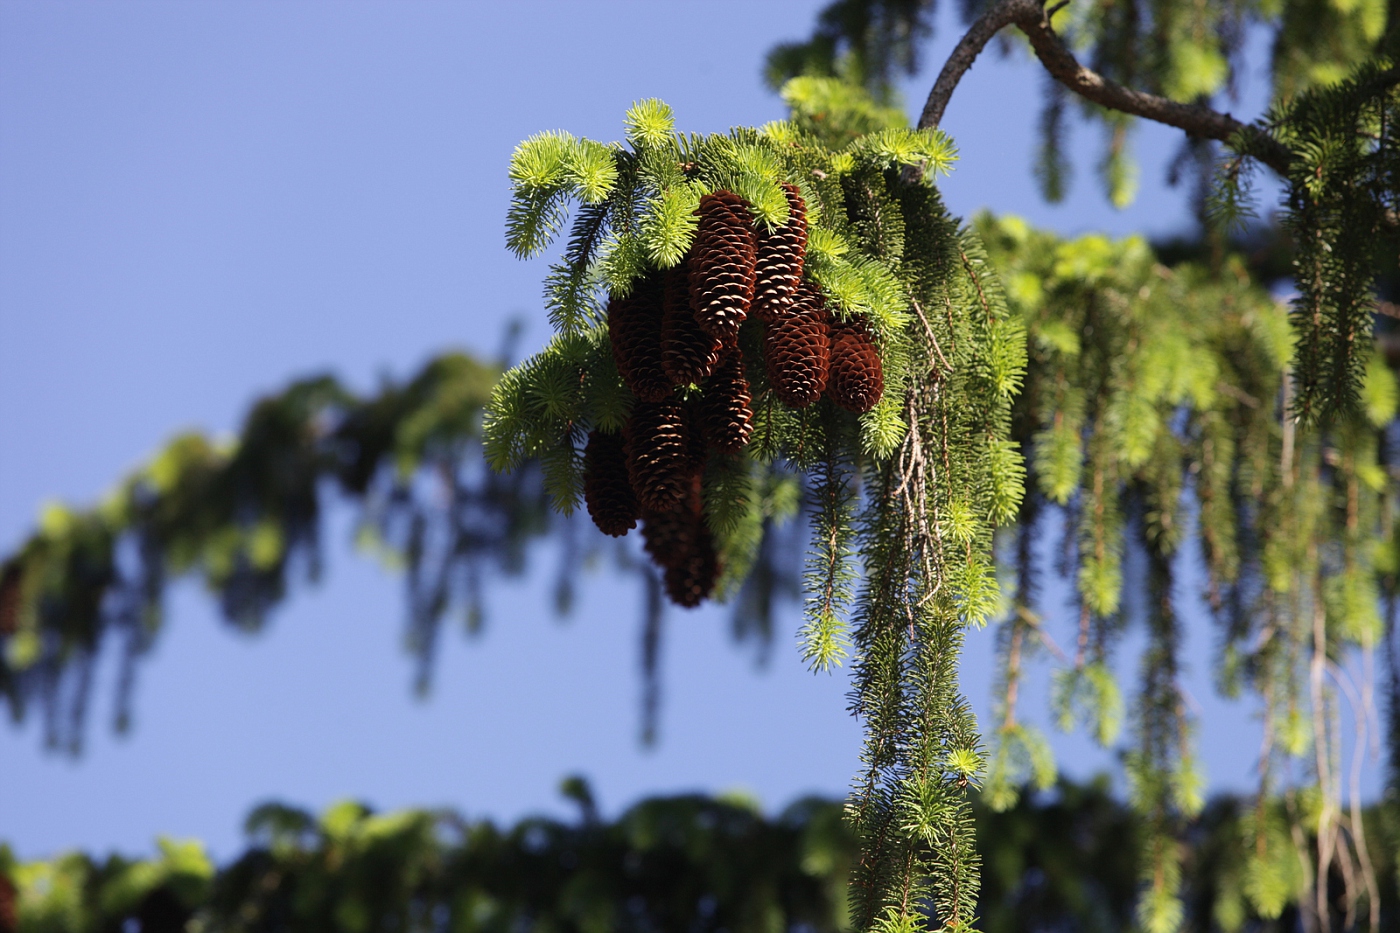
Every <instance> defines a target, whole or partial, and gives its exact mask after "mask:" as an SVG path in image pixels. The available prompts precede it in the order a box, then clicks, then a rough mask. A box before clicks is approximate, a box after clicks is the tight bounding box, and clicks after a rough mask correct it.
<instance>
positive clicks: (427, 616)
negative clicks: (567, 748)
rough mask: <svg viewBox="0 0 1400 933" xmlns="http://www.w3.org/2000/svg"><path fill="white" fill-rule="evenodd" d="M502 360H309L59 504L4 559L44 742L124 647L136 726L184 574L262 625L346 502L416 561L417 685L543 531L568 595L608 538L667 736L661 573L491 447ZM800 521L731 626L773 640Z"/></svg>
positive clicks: (5, 601) (9, 693) (6, 615)
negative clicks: (362, 383)
mask: <svg viewBox="0 0 1400 933" xmlns="http://www.w3.org/2000/svg"><path fill="white" fill-rule="evenodd" d="M499 375H500V367H499V366H498V365H496V364H491V363H485V362H481V361H479V360H477V359H475V358H473V357H471V356H469V355H466V354H461V353H445V354H443V355H441V356H439V357H436V358H434V359H432V360H430V361H429V362H428V363H427V364H425V365H424V366H423V368H422V370H421V371H420V372H419V373H418V374H417V375H415V376H414V377H413V378H411V379H409V380H407V381H406V382H402V383H398V382H387V381H386V382H385V384H384V385H382V386H381V387H380V389H379V391H378V392H376V393H374V394H372V395H365V396H360V395H357V394H356V393H354V392H352V391H350V390H349V389H347V388H345V387H344V386H342V385H341V384H339V383H338V382H336V381H335V380H334V379H332V378H330V377H315V378H311V379H306V380H300V381H298V382H295V383H293V384H292V385H290V386H289V387H287V388H286V389H284V390H282V391H280V392H278V393H275V394H272V395H268V396H265V397H263V398H261V399H259V400H258V401H256V402H255V403H254V404H253V405H252V407H251V409H250V411H249V414H248V415H247V417H246V418H245V420H244V423H243V425H242V427H241V429H240V431H239V433H238V435H237V436H236V438H234V439H231V440H214V439H211V438H209V437H207V436H205V435H202V434H198V433H193V432H191V433H186V434H182V435H180V436H178V437H176V438H175V439H173V440H172V441H171V442H170V443H168V444H167V445H166V446H165V447H164V448H163V449H162V450H161V451H160V452H159V453H157V454H156V456H154V457H153V458H152V459H151V460H150V461H149V462H148V463H146V464H144V465H143V466H141V467H139V468H138V469H136V470H135V471H133V472H132V473H131V474H130V475H129V476H127V477H126V478H125V479H123V480H122V481H121V482H120V483H119V484H118V485H117V487H116V489H115V490H114V491H113V492H112V493H110V494H109V495H108V496H107V497H106V498H105V499H104V500H103V501H102V502H100V503H99V504H98V505H97V506H95V507H91V508H87V509H76V508H71V507H68V506H64V505H60V504H51V505H47V506H45V507H44V508H43V509H42V511H41V515H40V516H39V521H38V527H37V529H36V530H35V531H34V532H33V533H32V534H31V535H30V536H29V537H28V538H27V539H26V540H25V541H23V542H22V543H21V544H20V545H19V546H18V547H17V548H16V549H15V550H14V552H12V553H11V554H9V555H8V556H6V557H5V558H4V559H3V560H0V649H3V650H0V692H3V695H4V698H5V701H6V703H7V704H8V706H9V710H10V714H11V718H12V719H13V720H14V721H16V722H19V721H23V720H24V719H25V718H26V717H27V716H29V715H31V713H38V714H39V715H40V716H41V717H42V719H43V722H44V734H45V740H46V744H48V745H49V746H50V747H53V748H59V749H63V750H65V751H66V752H69V753H77V752H78V751H79V750H80V748H81V745H82V741H83V736H84V731H85V729H84V727H85V722H86V718H87V714H88V710H89V706H90V701H91V699H92V689H93V684H94V671H95V666H96V665H97V663H98V662H99V660H100V658H101V657H102V655H103V653H104V652H108V653H115V654H117V655H118V656H119V665H118V667H119V671H118V678H117V682H116V697H115V700H116V702H115V706H116V710H115V717H116V718H115V722H114V725H115V727H116V728H117V729H118V730H125V729H126V728H128V726H129V724H130V722H131V717H132V715H133V710H132V706H131V699H132V689H133V687H134V685H135V680H136V677H137V673H138V670H139V666H140V663H141V661H142V660H143V659H144V658H146V657H147V656H148V655H149V653H150V651H151V650H152V648H153V647H154V646H155V644H156V642H157V641H158V639H159V637H160V635H161V633H162V632H163V631H164V629H165V626H166V620H165V614H164V608H163V606H164V597H165V592H166V590H167V589H168V587H169V586H170V585H171V584H172V583H174V582H176V581H178V580H181V579H186V578H192V579H197V580H199V581H200V582H201V583H202V584H203V585H204V587H205V589H207V590H208V591H209V592H210V594H211V595H212V596H213V597H214V598H215V599H216V601H217V602H218V604H219V607H220V609H221V611H222V615H223V617H224V619H225V621H227V622H228V623H229V624H230V625H231V626H232V627H233V628H235V629H236V630H237V631H238V632H240V633H243V634H250V635H251V634H256V633H258V632H261V631H262V630H263V629H264V628H265V626H266V625H267V623H268V620H269V618H270V616H271V614H272V612H273V611H274V610H275V609H276V607H277V606H278V605H279V604H280V603H281V602H282V601H283V600H284V599H285V598H286V597H287V596H288V595H289V591H290V588H291V587H292V586H293V585H294V584H295V583H296V582H298V581H299V580H307V581H314V580H315V579H317V578H318V576H319V574H320V572H321V568H322V557H321V526H322V523H323V521H324V520H325V517H326V512H327V506H328V505H329V506H335V505H338V504H348V505H350V506H352V507H353V508H354V510H355V512H356V522H355V544H356V547H357V549H358V550H360V551H361V552H362V553H364V554H365V555H366V556H367V557H369V558H371V559H373V560H375V561H377V562H378V563H380V564H381V565H382V566H384V567H385V569H387V570H390V571H392V572H395V573H399V574H401V575H402V577H403V580H404V584H405V601H406V604H407V605H406V608H407V620H406V631H405V635H404V646H405V649H406V651H407V652H408V654H409V656H410V657H411V659H412V660H413V662H414V666H415V673H414V684H415V688H416V689H417V690H419V691H425V690H427V689H428V688H429V686H430V682H431V675H432V662H433V658H434V655H435V651H436V648H437V645H438V643H439V641H440V639H441V634H442V629H443V625H444V624H445V623H447V622H449V621H456V622H458V623H460V625H461V626H462V627H463V629H464V630H465V631H466V632H467V633H469V634H473V633H476V632H478V631H479V630H480V629H481V627H482V625H483V622H484V620H485V617H486V606H487V603H488V599H487V591H488V588H489V584H490V582H491V580H492V578H493V577H496V576H500V575H504V576H516V575H519V574H521V573H523V572H525V571H526V570H527V568H528V565H529V561H528V559H527V558H528V557H529V555H530V553H531V550H532V545H534V544H537V543H540V542H544V541H555V542H558V543H560V544H562V549H561V551H562V553H561V555H560V557H559V559H558V561H557V567H558V571H557V578H556V581H555V585H554V593H553V602H554V608H555V610H556V611H558V612H560V613H568V612H569V611H570V609H571V607H572V604H573V601H574V592H575V590H576V587H577V585H578V577H579V574H580V572H581V571H582V570H583V569H584V568H585V567H588V566H592V565H594V564H597V563H599V558H610V559H609V560H608V564H609V566H612V567H613V568H614V569H615V570H617V571H618V572H621V573H624V574H627V575H631V576H634V577H637V578H638V583H639V585H640V589H641V591H642V592H641V594H640V596H639V606H640V611H639V616H640V619H639V621H640V628H641V631H642V633H643V638H642V640H643V642H644V648H643V652H642V660H643V664H642V676H643V684H642V697H643V702H642V704H641V710H640V712H641V724H640V727H641V733H642V735H643V737H644V738H646V739H647V740H648V741H650V740H651V739H653V738H654V737H655V736H656V734H657V728H658V720H657V717H658V713H659V708H658V706H657V702H656V698H657V696H658V689H659V684H658V682H657V678H658V676H659V673H658V671H659V655H658V654H657V652H656V650H655V649H656V646H657V639H658V638H659V637H660V633H661V628H662V626H663V624H664V618H663V613H662V606H661V605H660V603H658V602H657V601H656V600H654V599H652V598H650V595H649V590H650V587H651V586H652V584H653V582H654V581H652V580H651V579H650V577H649V575H648V574H647V572H646V569H645V568H644V567H642V566H640V565H638V564H637V563H636V562H635V561H634V560H632V559H631V557H630V555H629V554H628V553H626V552H617V551H609V550H607V549H606V548H605V546H604V543H603V542H602V541H601V540H599V539H597V538H596V537H593V536H591V535H590V533H589V532H587V531H586V530H584V529H581V528H574V527H573V526H574V524H575V523H574V522H572V521H570V520H567V519H561V518H560V517H559V516H557V515H554V514H552V513H551V510H550V508H549V506H548V496H547V494H546V492H545V487H544V483H543V479H542V475H541V470H540V468H539V465H538V464H537V463H533V462H532V463H531V464H530V465H529V466H528V467H527V468H525V469H524V470H521V471H519V472H518V473H516V474H513V475H511V476H509V477H504V476H500V475H498V474H496V473H494V472H493V471H491V470H489V469H488V468H487V467H486V465H485V463H484V462H483V459H482V455H481V450H482V447H481V422H482V413H483V410H484V408H485V405H486V403H487V402H488V401H489V399H490V394H491V391H492V389H493V387H494V386H495V384H496V381H497V379H498V378H499ZM790 485H791V484H789V485H788V486H785V487H783V488H782V489H780V490H778V492H777V498H776V499H774V498H772V497H770V499H769V501H770V502H776V503H777V505H776V509H777V511H778V513H779V514H780V515H785V514H790V513H791V511H792V510H793V508H794V507H795V503H794V502H792V501H791V499H790V498H789V499H784V498H783V497H784V496H785V495H788V496H790V494H791V493H792V492H794V490H792V489H791V488H789V487H790ZM795 530H796V529H795V528H791V529H789V530H788V531H787V532H786V534H787V535H788V536H790V535H791V533H792V532H793V531H795ZM785 541H786V538H785V537H783V538H774V539H773V540H767V539H765V540H764V541H762V542H755V545H754V546H755V548H756V554H755V558H754V561H755V564H756V566H757V568H758V569H757V571H756V572H755V573H753V574H751V575H750V579H749V581H748V584H747V586H746V587H744V589H743V591H742V593H739V594H738V596H737V598H736V599H735V600H734V606H733V613H732V633H733V636H734V638H735V640H736V642H740V643H746V644H750V645H752V646H753V647H754V649H755V650H756V651H757V652H758V653H759V656H760V657H762V656H763V655H764V653H766V652H767V650H768V649H769V645H770V642H771V638H772V631H773V614H774V611H775V607H776V606H777V605H778V604H779V603H781V602H782V601H784V600H791V599H793V598H795V582H794V581H795V573H796V570H795V563H794V561H793V559H792V558H791V557H790V556H789V552H790V551H791V548H790V547H789V546H788V545H787V544H785V543H784V542H785ZM648 644H649V645H651V647H650V648H647V647H646V645H648Z"/></svg>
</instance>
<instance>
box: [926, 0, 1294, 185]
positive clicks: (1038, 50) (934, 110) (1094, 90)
mask: <svg viewBox="0 0 1400 933" xmlns="http://www.w3.org/2000/svg"><path fill="white" fill-rule="evenodd" d="M1011 25H1014V26H1016V27H1017V28H1018V29H1020V30H1021V31H1022V32H1023V33H1025V34H1026V38H1028V39H1030V40H1031V47H1032V48H1033V49H1035V55H1036V57H1037V58H1039V59H1040V63H1041V64H1042V65H1044V66H1045V70H1046V71H1048V72H1050V75H1051V76H1052V77H1053V78H1054V79H1055V80H1056V81H1059V82H1060V83H1061V84H1063V85H1064V86H1065V87H1067V88H1069V89H1070V90H1071V91H1074V92H1075V93H1076V94H1078V95H1079V96H1080V97H1083V98H1084V99H1085V100H1088V101H1091V102H1093V103H1095V104H1098V105H1099V106H1101V107H1107V108H1108V109H1110V110H1117V111H1120V112H1122V113H1128V114H1132V115H1133V116H1136V117H1143V118H1145V119H1148V120H1154V121H1156V122H1158V123H1165V124H1167V125H1168V126H1174V127H1177V128H1178V129H1181V130H1185V131H1186V132H1187V133H1189V134H1190V135H1192V136H1198V137H1201V138H1204V139H1218V140H1220V141H1222V142H1225V141H1228V140H1229V139H1230V138H1231V137H1232V136H1234V135H1235V134H1236V133H1243V134H1244V135H1245V136H1246V137H1247V138H1248V139H1249V141H1250V143H1251V146H1250V148H1251V150H1252V151H1251V153H1250V154H1251V155H1254V156H1256V157H1257V158H1258V159H1259V161H1261V162H1263V163H1264V164H1265V165H1268V166H1269V167H1270V168H1272V169H1273V170H1274V171H1276V172H1278V173H1279V174H1280V175H1286V174H1287V172H1288V163H1289V160H1290V158H1291V155H1290V153H1289V151H1288V149H1287V147H1285V146H1284V145H1283V144H1282V143H1280V142H1278V141H1277V140H1275V139H1274V138H1273V137H1271V136H1269V135H1268V134H1266V133H1264V132H1263V131H1262V130H1260V129H1259V128H1258V127H1254V126H1250V125H1248V124H1245V123H1241V122H1240V121H1239V120H1236V119H1235V118H1234V117H1232V116H1230V115H1229V114H1228V113H1218V112H1216V111H1214V110H1211V109H1210V108H1209V107H1202V106H1199V105H1197V104H1183V103H1179V102H1177V101H1174V100H1169V99H1167V98H1165V97H1159V96H1157V95H1156V94H1145V93H1143V92H1142V91H1134V90H1131V89H1129V88H1125V87H1123V86H1122V85H1121V84H1117V83H1115V82H1113V81H1110V80H1108V79H1107V78H1105V77H1104V76H1103V75H1101V74H1098V73H1097V72H1094V71H1091V70H1090V69H1088V68H1085V67H1084V66H1083V65H1081V64H1079V62H1078V61H1076V60H1075V57H1074V53H1072V52H1071V51H1070V50H1069V48H1068V47H1066V46H1065V44H1064V42H1063V41H1061V39H1060V37H1059V36H1057V35H1055V30H1054V29H1053V28H1052V27H1051V25H1050V17H1049V15H1048V14H1047V13H1046V10H1045V8H1044V6H1043V5H1042V3H1041V2H1040V0H1001V2H999V3H997V4H996V5H994V6H993V7H992V8H991V9H989V10H988V11H987V12H986V13H984V14H983V15H982V16H981V18H979V19H978V20H977V22H975V23H973V24H972V27H971V28H970V29H968V31H967V33H966V35H964V36H963V37H962V39H961V40H960V41H959V42H958V45H957V48H955V49H953V54H951V55H949V56H948V61H947V63H946V64H944V66H943V70H942V71H941V72H939V75H938V80H937V81H935V82H934V84H933V90H932V91H930V92H929V95H928V102H927V103H925V104H924V112H923V115H922V116H920V118H919V126H920V128H927V127H935V126H937V125H938V124H939V123H940V122H941V121H942V119H943V111H944V110H945V109H947V107H948V101H949V99H950V98H951V97H952V96H953V90H954V89H955V88H956V87H957V86H958V81H960V80H961V79H962V76H963V75H964V74H966V73H967V70H968V69H969V68H971V67H972V63H973V62H974V61H976V60H977V56H978V55H979V54H980V53H981V51H982V49H983V48H985V47H986V45H987V43H988V42H990V41H991V40H992V37H993V36H995V35H996V34H997V33H998V32H1000V31H1001V30H1002V29H1003V28H1005V27H1007V26H1011Z"/></svg>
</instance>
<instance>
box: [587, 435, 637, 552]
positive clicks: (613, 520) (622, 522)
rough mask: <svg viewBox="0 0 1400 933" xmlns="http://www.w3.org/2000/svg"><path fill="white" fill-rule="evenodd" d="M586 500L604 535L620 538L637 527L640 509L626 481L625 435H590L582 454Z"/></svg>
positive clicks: (589, 510)
mask: <svg viewBox="0 0 1400 933" xmlns="http://www.w3.org/2000/svg"><path fill="white" fill-rule="evenodd" d="M583 501H584V503H585V504H586V505H587V506H588V514H589V516H590V517H592V519H593V524H595V525H597V526H598V530H600V531H601V532H603V534H605V535H612V536H613V537H614V538H620V537H622V536H623V535H625V534H627V532H629V531H631V530H632V529H633V528H635V527H636V525H637V519H638V518H640V517H641V508H640V506H638V505H637V496H636V494H635V493H634V492H632V484H631V483H630V482H629V481H628V478H627V449H626V445H625V444H624V443H623V440H622V435H620V434H605V433H603V432H602V431H591V432H589V435H588V446H587V447H585V448H584V451H583Z"/></svg>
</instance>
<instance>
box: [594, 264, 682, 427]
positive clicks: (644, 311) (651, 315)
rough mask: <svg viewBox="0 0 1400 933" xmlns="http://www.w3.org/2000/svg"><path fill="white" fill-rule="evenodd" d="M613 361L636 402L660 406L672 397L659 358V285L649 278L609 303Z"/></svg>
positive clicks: (609, 328)
mask: <svg viewBox="0 0 1400 933" xmlns="http://www.w3.org/2000/svg"><path fill="white" fill-rule="evenodd" d="M608 337H609V338H610V340H611V342H612V350H613V360H614V361H615V362H616V363H617V371H618V373H619V374H620V375H621V376H622V381H623V382H625V383H627V388H629V389H631V390H632V394H633V395H635V396H637V398H639V399H642V400H643V401H647V402H659V401H661V400H662V399H663V398H665V397H666V396H668V395H670V394H671V380H670V379H669V378H668V377H667V375H666V368H665V365H664V363H663V362H662V354H661V283H660V282H659V281H658V280H657V277H649V278H647V279H644V280H643V281H641V282H639V283H638V284H637V287H636V289H635V290H634V291H633V292H632V294H631V295H628V296H627V297H626V298H611V299H609V301H608Z"/></svg>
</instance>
